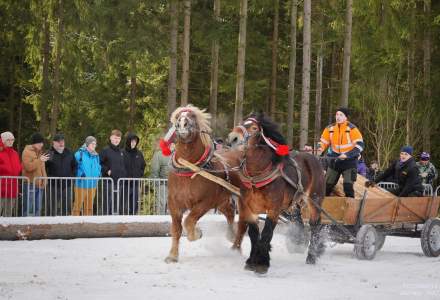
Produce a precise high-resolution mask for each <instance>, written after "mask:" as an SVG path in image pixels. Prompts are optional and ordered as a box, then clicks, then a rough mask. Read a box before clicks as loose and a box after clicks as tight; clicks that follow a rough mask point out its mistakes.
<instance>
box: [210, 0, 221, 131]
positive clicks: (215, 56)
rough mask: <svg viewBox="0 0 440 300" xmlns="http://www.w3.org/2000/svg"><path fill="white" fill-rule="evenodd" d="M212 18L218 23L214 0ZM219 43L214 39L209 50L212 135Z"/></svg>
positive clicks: (218, 6) (216, 2)
mask: <svg viewBox="0 0 440 300" xmlns="http://www.w3.org/2000/svg"><path fill="white" fill-rule="evenodd" d="M214 16H215V18H216V20H217V21H220V20H219V19H220V0H214ZM219 51H220V47H219V43H218V39H217V38H215V39H214V40H213V41H212V48H211V90H210V98H209V112H210V113H211V126H212V129H213V131H214V133H216V132H217V96H218V60H219Z"/></svg>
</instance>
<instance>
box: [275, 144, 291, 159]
mask: <svg viewBox="0 0 440 300" xmlns="http://www.w3.org/2000/svg"><path fill="white" fill-rule="evenodd" d="M275 153H276V154H277V155H279V156H285V155H288V154H289V146H287V145H278V146H277V150H276V151H275Z"/></svg>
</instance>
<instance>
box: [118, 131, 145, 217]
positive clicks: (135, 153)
mask: <svg viewBox="0 0 440 300" xmlns="http://www.w3.org/2000/svg"><path fill="white" fill-rule="evenodd" d="M138 145H139V137H138V136H137V135H135V134H133V133H128V134H127V140H126V144H125V149H124V163H125V171H126V177H127V178H141V177H143V176H144V172H145V159H144V155H143V154H142V152H141V151H139V150H138V149H137V146H138ZM123 200H124V201H123V203H121V201H120V203H119V205H121V206H122V207H123V212H122V213H123V214H127V213H128V214H130V215H133V214H137V212H138V203H139V181H136V180H133V181H127V182H125V185H124V197H123Z"/></svg>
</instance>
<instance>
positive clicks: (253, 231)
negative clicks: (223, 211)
mask: <svg viewBox="0 0 440 300" xmlns="http://www.w3.org/2000/svg"><path fill="white" fill-rule="evenodd" d="M247 226H248V234H249V239H250V240H251V253H250V254H249V258H248V259H247V260H246V265H245V267H244V268H245V269H246V270H249V271H255V270H256V266H257V265H256V257H255V254H256V248H257V244H258V241H259V239H260V229H259V228H258V224H257V223H256V222H252V223H247Z"/></svg>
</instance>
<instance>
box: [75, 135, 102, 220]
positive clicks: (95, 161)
mask: <svg viewBox="0 0 440 300" xmlns="http://www.w3.org/2000/svg"><path fill="white" fill-rule="evenodd" d="M96 146H97V142H96V138H95V137H93V136H88V137H87V138H86V139H85V142H84V145H83V146H82V147H81V148H80V149H79V150H78V151H77V152H76V153H75V160H76V163H77V170H76V177H77V179H76V180H75V200H74V202H73V208H72V215H73V216H79V215H80V214H81V212H82V214H83V215H85V216H91V215H93V200H94V198H95V195H96V188H97V185H98V180H97V179H88V178H90V177H95V178H96V177H101V164H100V160H99V155H98V153H97V152H96Z"/></svg>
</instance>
